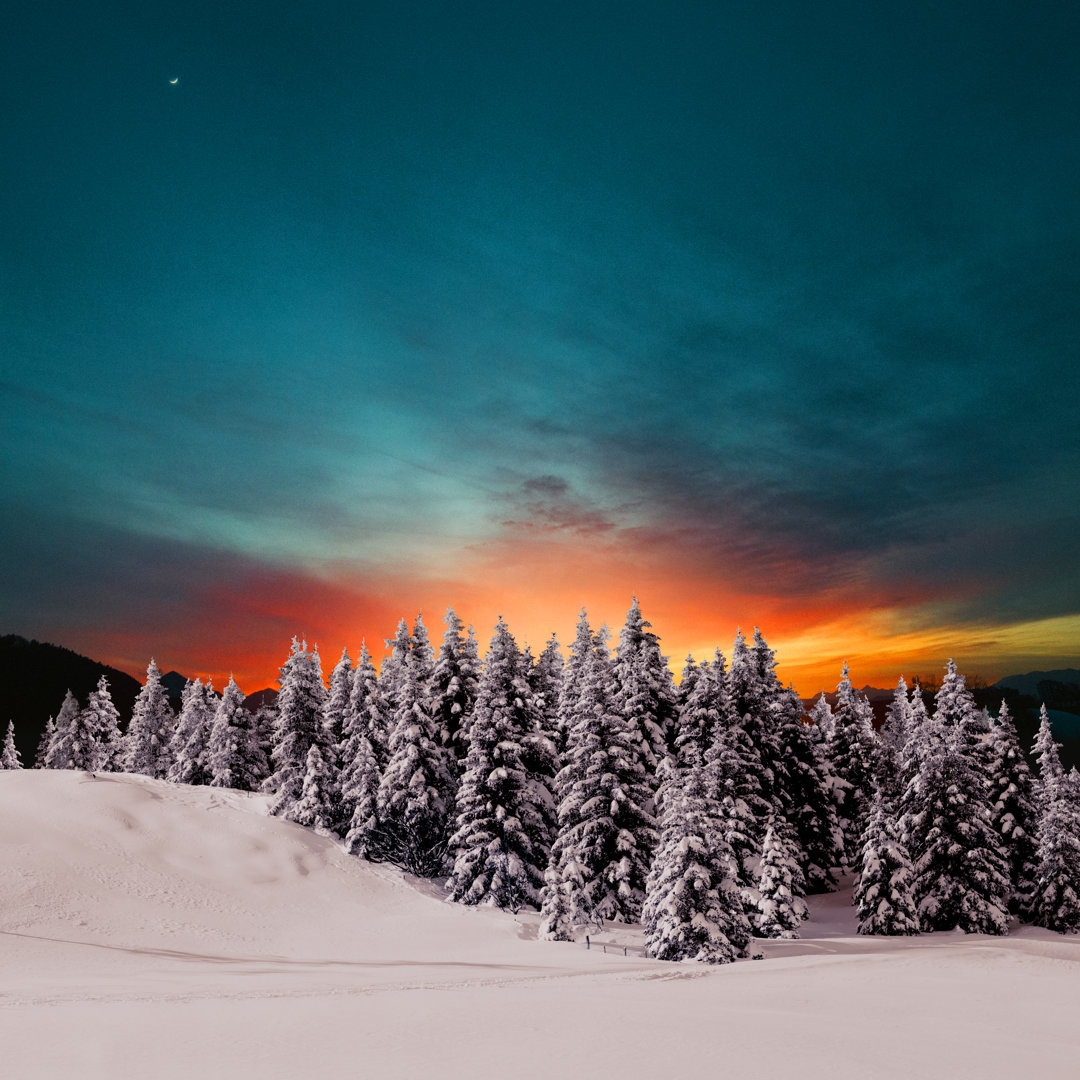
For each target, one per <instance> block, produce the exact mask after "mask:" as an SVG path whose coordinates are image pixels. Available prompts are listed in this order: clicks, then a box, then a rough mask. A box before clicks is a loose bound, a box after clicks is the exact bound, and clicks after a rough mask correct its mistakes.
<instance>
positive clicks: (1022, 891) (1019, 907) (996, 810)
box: [990, 701, 1038, 917]
mask: <svg viewBox="0 0 1080 1080" xmlns="http://www.w3.org/2000/svg"><path fill="white" fill-rule="evenodd" d="M990 748H991V755H990V781H991V787H990V805H991V808H992V809H991V822H992V825H993V829H994V832H995V833H996V834H997V835H998V836H999V837H1000V838H1001V840H1002V843H1003V845H1004V848H1005V854H1006V858H1007V859H1008V862H1009V866H1010V875H1009V877H1010V882H1011V885H1012V890H1011V899H1010V901H1009V908H1010V910H1011V911H1013V912H1014V913H1016V914H1018V915H1021V916H1024V917H1027V916H1028V915H1029V914H1030V911H1031V897H1032V893H1033V891H1034V888H1035V873H1036V869H1037V860H1038V851H1037V848H1036V839H1035V837H1036V831H1037V828H1038V811H1037V810H1036V807H1035V801H1034V793H1033V789H1032V782H1031V770H1030V769H1029V768H1028V763H1027V758H1026V757H1025V756H1024V752H1023V750H1021V748H1020V740H1019V738H1018V737H1017V734H1016V725H1015V723H1014V722H1013V718H1012V716H1011V715H1010V714H1009V707H1008V706H1007V705H1006V704H1005V702H1004V701H1002V703H1001V710H1000V712H999V713H998V719H997V724H996V725H995V726H994V728H993V731H992V732H991V739H990Z"/></svg>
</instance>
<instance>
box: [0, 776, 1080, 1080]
mask: <svg viewBox="0 0 1080 1080" xmlns="http://www.w3.org/2000/svg"><path fill="white" fill-rule="evenodd" d="M265 806H266V798H265V797H264V796H259V795H247V794H242V793H239V792H232V791H226V790H222V789H217V788H206V787H187V786H184V785H174V784H168V783H165V782H162V781H155V780H151V779H148V778H146V777H141V776H130V775H113V774H109V775H98V776H97V777H91V776H90V775H89V774H87V773H80V772H65V771H29V770H28V771H21V772H0V972H2V977H0V1046H2V1047H3V1048H4V1049H3V1059H4V1066H3V1069H4V1075H5V1076H11V1077H19V1078H29V1080H36V1078H51V1077H65V1078H67V1077H70V1076H72V1075H78V1076H80V1077H85V1078H90V1080H93V1078H98V1077H109V1078H112V1077H115V1076H116V1075H117V1074H119V1075H125V1076H127V1075H130V1076H148V1077H154V1078H162V1080H170V1078H174V1077H175V1078H180V1077H185V1078H188V1077H190V1076H192V1075H199V1076H201V1077H208V1078H216V1077H258V1078H260V1080H261V1078H266V1080H277V1078H281V1080H285V1078H288V1080H295V1078H297V1077H303V1076H307V1075H316V1074H319V1073H322V1072H326V1071H330V1072H331V1073H332V1074H340V1075H343V1076H378V1077H380V1078H384V1077H386V1078H396V1077H417V1076H422V1075H425V1074H430V1075H438V1076H440V1077H441V1078H448V1077H449V1078H452V1077H459V1076H460V1077H464V1076H469V1077H489V1076H490V1077H496V1076H498V1077H505V1076H507V1075H513V1076H515V1077H540V1076H544V1077H551V1076H559V1075H574V1076H580V1077H599V1076H606V1075H616V1076H619V1077H621V1078H626V1080H633V1078H636V1077H642V1078H644V1077H650V1078H653V1077H655V1076H657V1075H670V1074H671V1073H672V1071H673V1069H677V1070H678V1071H679V1072H683V1071H685V1070H687V1068H688V1067H691V1068H692V1067H695V1066H701V1067H711V1068H713V1069H722V1070H723V1071H724V1072H725V1073H726V1074H728V1075H747V1076H749V1075H753V1076H756V1077H773V1076H789V1075H799V1076H800V1077H805V1078H809V1080H813V1078H817V1077H821V1078H825V1077H828V1078H830V1080H836V1078H844V1077H860V1078H868V1080H877V1078H889V1077H897V1078H900V1077H903V1078H905V1080H906V1078H909V1077H912V1076H921V1077H952V1076H978V1077H980V1078H994V1077H1002V1078H1004V1077H1010V1078H1011V1077H1014V1076H1017V1075H1030V1074H1033V1073H1035V1074H1037V1075H1039V1076H1040V1080H1046V1078H1056V1077H1061V1078H1065V1077H1074V1076H1075V1075H1076V1069H1077V1065H1076V1062H1077V1060H1078V1057H1080V1031H1078V1030H1077V1028H1076V1025H1075V1022H1074V1015H1073V1014H1074V1012H1075V1000H1076V986H1077V978H1078V976H1080V967H1077V963H1078V962H1080V939H1078V938H1075V937H1062V936H1059V935H1057V934H1053V933H1051V932H1049V931H1045V930H1039V929H1034V928H1023V929H1021V930H1019V931H1015V932H1014V933H1013V934H1012V935H1010V936H1009V937H1005V938H999V937H985V936H982V935H970V936H968V935H964V934H960V933H942V934H926V935H922V936H919V937H914V938H879V937H871V938H868V937H860V936H858V935H857V934H856V933H855V921H856V920H855V912H854V910H853V909H852V907H851V895H850V889H847V890H844V891H841V892H839V893H835V894H832V895H828V896H824V897H812V898H810V910H811V918H810V919H809V921H807V922H805V923H804V924H803V927H802V937H801V939H800V940H797V941H784V940H777V941H765V942H755V946H754V948H755V950H756V951H762V952H764V954H765V959H764V960H762V961H757V962H755V961H742V962H739V963H736V964H728V965H722V966H720V967H712V966H709V965H705V964H696V963H683V964H671V963H663V962H661V961H652V960H647V959H645V958H643V957H642V955H641V946H642V939H641V933H640V930H639V929H638V928H637V927H633V926H627V925H625V924H618V925H616V924H609V926H608V927H607V928H606V929H605V931H604V932H603V933H596V934H593V935H591V936H592V942H591V948H590V949H589V950H586V949H585V947H584V942H573V943H551V942H538V941H536V940H535V935H536V928H537V924H538V921H539V916H538V915H537V914H536V913H519V914H517V915H509V914H506V913H503V912H500V911H496V910H493V909H490V908H479V909H476V908H466V907H462V906H460V905H456V904H449V903H446V902H445V900H444V899H443V895H442V893H441V890H440V889H439V888H438V887H437V886H436V885H434V884H432V883H429V882H425V881H418V880H417V879H413V878H409V877H407V876H406V875H404V874H401V873H400V872H398V871H396V870H393V869H391V868H389V867H386V866H373V865H371V864H368V863H365V862H363V861H362V860H359V859H356V858H353V857H351V856H349V855H346V854H345V853H344V852H343V851H342V850H341V848H340V846H339V845H337V844H335V843H334V842H332V841H331V840H329V839H326V838H324V837H321V836H318V835H316V834H314V833H312V832H310V831H308V830H305V829H303V828H301V827H300V826H297V825H294V824H291V823H289V822H285V821H282V820H280V819H276V818H270V817H267V816H266V814H265ZM605 943H608V945H609V951H608V952H607V953H605V952H604V948H603V947H604V944H605ZM624 946H625V947H627V951H628V954H629V955H627V956H625V957H624V956H623V947H624Z"/></svg>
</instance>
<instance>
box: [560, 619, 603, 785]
mask: <svg viewBox="0 0 1080 1080" xmlns="http://www.w3.org/2000/svg"><path fill="white" fill-rule="evenodd" d="M595 649H596V645H595V640H594V635H593V632H592V629H591V627H590V626H589V619H588V616H587V615H586V613H585V609H584V608H582V609H581V613H580V615H579V616H578V621H577V629H576V631H575V633H574V640H573V642H572V643H571V645H570V655H569V656H568V657H567V659H566V663H565V664H564V665H563V671H562V680H561V684H560V686H559V701H558V735H559V742H558V747H559V753H560V756H564V755H565V754H566V751H567V744H568V742H569V741H570V732H571V730H572V729H573V727H574V724H575V723H576V722H577V707H578V701H579V699H580V698H581V686H582V679H583V677H584V671H585V665H586V664H587V663H588V662H589V657H590V656H591V655H592V654H593V652H594V651H595ZM564 764H565V761H564Z"/></svg>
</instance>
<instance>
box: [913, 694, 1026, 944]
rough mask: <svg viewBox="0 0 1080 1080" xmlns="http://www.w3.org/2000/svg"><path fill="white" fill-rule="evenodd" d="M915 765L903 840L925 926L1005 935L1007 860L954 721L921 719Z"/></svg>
mask: <svg viewBox="0 0 1080 1080" xmlns="http://www.w3.org/2000/svg"><path fill="white" fill-rule="evenodd" d="M922 727H923V730H922V732H921V734H920V737H919V738H920V741H919V747H918V751H917V756H918V759H919V770H918V773H917V775H916V776H915V777H914V779H913V780H912V782H911V783H910V784H909V785H908V787H907V789H906V790H905V792H904V796H903V815H904V819H903V837H902V839H903V842H904V844H905V846H906V847H907V849H908V852H909V853H910V855H911V859H912V864H913V866H914V868H915V899H916V902H917V905H918V912H919V923H920V926H921V928H922V929H923V930H928V931H929V930H954V929H960V930H963V931H964V932H965V933H969V934H971V933H982V934H1004V933H1006V932H1007V928H1008V915H1007V909H1008V900H1009V867H1008V864H1007V863H1006V861H1005V858H1004V856H1003V854H1002V850H1001V842H1000V840H999V838H998V836H997V834H996V833H995V832H994V828H993V822H992V816H991V807H990V803H989V791H988V787H987V785H986V783H985V782H984V780H983V777H982V776H981V775H980V774H979V772H978V770H977V767H976V766H975V764H974V763H973V761H972V759H971V757H970V756H969V755H968V754H967V753H966V750H965V746H964V739H963V733H962V732H961V731H960V729H959V728H957V727H954V726H952V725H950V724H947V723H945V722H943V719H941V718H939V717H938V716H936V715H935V716H934V717H933V718H932V719H930V720H929V721H928V722H927V723H925V724H924V725H922Z"/></svg>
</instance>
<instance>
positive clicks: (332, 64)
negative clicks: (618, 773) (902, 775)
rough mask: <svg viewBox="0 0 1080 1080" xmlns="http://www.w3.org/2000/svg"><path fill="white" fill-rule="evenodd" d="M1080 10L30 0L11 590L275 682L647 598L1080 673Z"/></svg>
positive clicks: (37, 622) (867, 666) (8, 387)
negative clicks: (315, 654)
mask: <svg viewBox="0 0 1080 1080" xmlns="http://www.w3.org/2000/svg"><path fill="white" fill-rule="evenodd" d="M1078 50H1080V8H1078V7H1077V6H1076V5H1075V4H1072V3H1054V2H1047V3H1044V4H1038V5H1030V4H1024V3H1020V2H994V0H979V2H966V0H957V2H953V3H949V4H941V3H938V2H933V3H930V2H919V0H914V2H908V3H904V4H870V5H868V4H865V3H855V2H850V3H849V2H837V3H827V4H823V5H809V4H804V3H795V2H791V0H775V2H773V3H769V4H761V3H759V2H757V0H754V2H745V3H743V2H730V3H728V2H717V0H712V2H709V3H690V2H685V3H680V2H675V3H671V4H666V5H659V4H644V3H636V2H633V0H624V2H623V3H620V4H613V3H596V2H591V0H578V2H575V3H558V2H552V3H547V4H542V5H517V4H506V3H496V2H471V0H457V2H455V3H449V2H447V3H435V2H431V3H423V2H408V0H395V2H386V3H382V2H363V3H344V2H329V0H313V2H310V3H307V4H305V5H296V4H284V3H279V2H276V0H263V2H260V3H258V4H256V3H250V2H247V0H237V2H229V0H217V2H215V3H204V2H202V0H186V2H184V3H146V2H145V0H142V2H140V3H108V2H102V3H93V4H81V5H76V6H74V7H73V6H72V5H60V4H57V3H54V2H49V0H42V2H41V3H38V4H33V5H20V6H19V9H18V10H17V11H15V12H14V13H12V14H10V15H9V16H8V18H7V19H6V20H5V32H4V34H3V37H2V40H0V94H2V99H3V101H4V102H5V108H4V110H3V118H2V119H0V177H2V190H3V192H4V197H3V199H2V200H0V402H2V406H0V407H2V416H3V424H2V425H0V550H2V551H3V557H4V563H5V572H4V574H3V575H2V576H0V632H3V633H18V634H22V635H23V636H26V637H36V638H38V639H39V640H46V641H52V642H55V643H57V644H62V645H65V646H67V647H69V648H72V649H75V650H76V651H79V652H83V653H85V654H87V655H91V656H93V657H94V658H95V659H99V660H103V661H105V662H107V663H112V664H115V665H116V666H118V667H121V668H123V669H125V670H128V671H131V672H132V673H139V672H143V671H145V668H146V664H147V661H148V660H149V658H150V656H154V657H156V659H157V661H158V663H159V664H160V665H161V666H162V667H163V669H168V668H175V669H177V670H180V671H182V672H184V673H185V674H189V675H195V674H214V675H215V676H217V677H218V678H219V679H220V678H222V677H227V675H228V672H229V671H230V670H232V671H234V672H235V673H236V675H237V679H238V681H240V682H241V685H242V686H244V688H245V689H248V690H254V689H256V688H258V687H262V686H266V685H271V684H272V682H273V680H274V678H276V674H277V670H276V669H277V667H278V665H280V664H281V663H283V662H284V660H285V658H286V656H287V655H288V651H289V642H290V640H291V638H292V636H293V635H294V634H295V635H299V636H302V637H306V638H307V639H308V640H309V641H315V642H317V643H318V645H319V648H320V651H321V653H322V655H323V660H324V666H325V667H326V668H329V667H330V666H332V664H333V662H334V661H335V660H336V659H337V657H338V656H339V655H340V652H341V649H342V648H343V647H348V648H349V650H350V652H351V653H353V654H354V655H355V653H356V651H357V650H358V648H359V646H360V642H361V641H362V640H366V642H367V644H368V646H369V648H370V649H371V651H372V652H373V654H374V655H375V657H376V659H377V660H378V659H379V658H380V657H381V656H382V654H383V639H385V638H387V637H389V636H392V634H393V632H394V628H395V626H396V625H397V622H398V620H399V618H401V617H406V618H408V619H409V620H410V621H411V620H413V619H414V618H415V617H416V615H417V614H418V613H420V612H422V613H423V618H424V621H425V623H426V624H427V626H428V628H429V631H430V633H431V635H432V637H433V638H434V639H436V640H438V639H439V638H440V637H441V635H442V631H443V626H442V618H443V613H444V612H445V610H446V608H447V607H448V606H453V607H454V609H455V610H456V611H457V612H458V614H459V615H460V616H461V617H462V618H463V619H464V620H465V621H466V622H467V623H471V624H473V625H475V627H476V633H477V636H478V637H479V639H480V641H481V642H482V643H484V644H486V642H487V640H488V639H489V638H490V635H491V630H492V627H493V625H494V623H495V620H496V618H497V617H498V616H499V615H502V616H504V617H505V618H506V620H507V622H508V623H509V625H510V627H511V630H512V631H514V632H515V634H516V636H517V637H518V639H519V640H520V641H523V642H525V641H527V642H529V643H530V644H531V645H532V647H533V649H534V652H536V651H539V649H540V648H542V647H543V644H544V643H545V641H546V640H547V638H548V637H549V635H550V634H551V633H553V632H554V633H555V634H556V635H557V637H558V638H559V640H560V641H562V642H568V641H570V640H572V636H573V629H574V624H575V622H576V619H577V616H578V612H579V611H580V610H581V609H582V608H584V609H586V610H587V612H588V614H589V619H590V621H591V622H592V623H593V624H594V625H600V624H601V623H605V622H606V623H607V624H609V626H611V628H612V630H613V632H614V631H617V629H618V627H619V626H620V625H621V624H622V622H623V620H624V618H625V613H626V610H627V608H628V607H629V605H630V601H631V598H632V597H633V596H635V595H636V596H637V597H638V598H639V601H640V604H641V608H642V611H643V613H644V615H645V617H646V618H647V619H649V621H650V622H651V623H652V624H653V628H654V630H655V631H656V632H657V633H658V634H659V635H660V638H661V643H662V647H663V650H664V652H665V653H668V654H670V655H671V657H672V663H673V666H674V667H676V669H677V668H679V667H680V666H681V663H682V658H683V657H684V656H685V655H686V654H687V653H688V652H692V653H693V654H694V655H696V656H697V657H698V658H699V659H701V658H703V657H705V656H708V655H711V653H712V651H713V649H714V648H715V647H717V646H719V647H720V648H722V649H724V650H725V651H728V650H729V649H730V644H731V641H732V638H733V637H734V634H735V630H736V627H738V626H742V627H743V628H744V629H745V630H746V631H747V632H749V631H750V629H751V628H752V627H753V626H760V628H761V630H762V632H763V633H764V634H765V636H766V638H767V639H768V641H769V643H770V645H771V646H772V647H773V648H774V649H775V650H776V651H777V654H778V660H779V671H780V674H781V676H782V677H784V678H785V679H787V680H790V681H791V682H792V683H793V684H794V685H795V687H796V688H797V689H798V690H799V691H800V692H802V693H804V694H806V695H809V694H812V693H815V692H817V691H818V690H819V689H821V688H822V687H831V686H835V684H836V682H837V680H838V679H839V669H840V665H841V663H842V662H843V661H844V660H845V659H847V661H848V662H849V663H850V665H851V669H852V677H853V678H854V680H855V682H856V684H857V685H863V684H864V683H870V684H872V685H886V686H887V685H893V684H894V683H895V681H896V678H897V677H898V675H900V674H905V675H906V676H907V677H908V678H910V677H911V676H912V675H914V674H919V675H921V676H923V677H924V678H929V677H932V676H933V675H935V674H937V673H939V672H940V671H941V670H942V668H943V666H944V663H945V660H946V658H947V657H949V656H955V657H956V659H957V662H958V664H959V665H960V667H961V670H962V671H965V672H967V673H968V674H969V675H972V676H978V677H980V678H985V679H987V680H988V681H993V679H995V678H997V677H999V676H1002V675H1005V674H1009V673H1013V672H1022V671H1028V670H1031V669H1033V668H1043V669H1047V668H1056V667H1065V666H1080V570H1078V560H1077V557H1076V553H1077V550H1078V547H1077V542H1076V539H1075V537H1076V533H1077V525H1078V514H1077V492H1078V490H1080V423H1078V414H1077V402H1078V399H1080V395H1078V390H1080V376H1078V375H1077V361H1078V359H1080V356H1078V345H1077V343H1078V341H1080V303H1078V298H1080V199H1078V197H1077V187H1076V177H1077V176H1078V175H1080V124H1078V121H1077V117H1080V74H1078V71H1077V65H1076V57H1077V55H1078V54H1080V52H1078Z"/></svg>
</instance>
